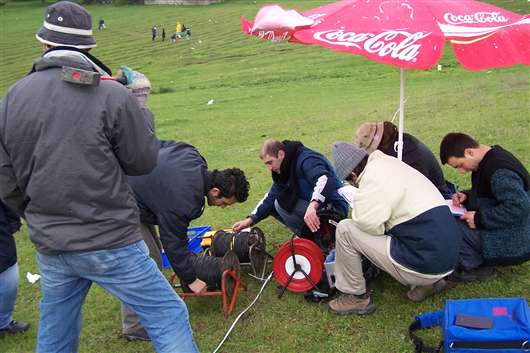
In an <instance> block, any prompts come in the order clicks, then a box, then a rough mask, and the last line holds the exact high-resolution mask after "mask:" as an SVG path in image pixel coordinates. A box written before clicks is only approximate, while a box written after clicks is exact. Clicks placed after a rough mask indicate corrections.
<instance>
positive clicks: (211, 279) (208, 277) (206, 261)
mask: <svg viewBox="0 0 530 353" xmlns="http://www.w3.org/2000/svg"><path fill="white" fill-rule="evenodd" d="M192 263H193V268H194V269H195V273H196V274H197V278H199V279H200V280H201V281H204V282H206V284H207V285H208V288H209V289H218V288H221V278H222V275H223V271H224V268H223V258H221V257H212V256H197V257H195V258H193V259H192Z"/></svg>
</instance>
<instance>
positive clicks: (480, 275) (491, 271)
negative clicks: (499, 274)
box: [447, 266, 496, 282]
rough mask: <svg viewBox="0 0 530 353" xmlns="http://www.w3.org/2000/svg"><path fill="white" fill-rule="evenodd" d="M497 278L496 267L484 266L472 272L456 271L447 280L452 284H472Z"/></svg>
mask: <svg viewBox="0 0 530 353" xmlns="http://www.w3.org/2000/svg"><path fill="white" fill-rule="evenodd" d="M495 276H496V272H495V267H489V266H483V267H477V268H474V269H472V270H460V271H454V272H453V273H451V274H450V275H449V276H448V277H447V279H448V280H449V281H451V282H472V281H483V280H486V279H489V278H493V277H495Z"/></svg>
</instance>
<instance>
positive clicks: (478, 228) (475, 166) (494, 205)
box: [440, 132, 530, 282]
mask: <svg viewBox="0 0 530 353" xmlns="http://www.w3.org/2000/svg"><path fill="white" fill-rule="evenodd" d="M440 160H441V161H442V163H443V164H446V163H447V164H449V165H450V166H451V167H453V168H455V169H457V170H458V171H459V172H460V173H467V172H471V189H470V190H467V191H463V192H457V193H456V194H454V195H453V204H454V205H463V206H465V207H466V208H467V212H466V213H465V214H464V215H462V216H461V217H460V219H461V220H462V221H463V222H461V225H462V228H463V229H464V231H465V232H464V241H463V242H462V248H461V250H460V260H459V267H458V271H456V272H455V273H454V274H453V275H452V276H450V279H451V280H454V281H457V282H458V281H473V280H479V279H483V278H488V277H491V276H493V275H494V267H493V266H502V265H518V264H521V263H523V262H525V261H528V259H530V175H529V174H528V170H527V169H526V168H525V167H524V166H523V164H522V163H521V162H520V161H519V160H518V159H517V158H516V157H515V156H514V155H513V154H511V153H510V152H508V151H506V150H505V149H503V148H502V147H501V146H498V145H494V146H488V145H483V144H480V143H479V142H478V141H476V140H475V139H473V138H472V137H471V136H469V135H466V134H463V133H457V132H453V133H450V134H447V135H446V136H445V137H444V138H443V140H442V142H441V144H440Z"/></svg>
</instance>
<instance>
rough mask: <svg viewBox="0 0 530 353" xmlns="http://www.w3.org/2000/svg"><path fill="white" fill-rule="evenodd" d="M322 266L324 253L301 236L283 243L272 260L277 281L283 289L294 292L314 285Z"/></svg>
mask: <svg viewBox="0 0 530 353" xmlns="http://www.w3.org/2000/svg"><path fill="white" fill-rule="evenodd" d="M323 266H324V254H323V253H322V251H321V250H320V248H319V247H318V245H316V244H315V243H314V242H312V241H310V240H307V239H301V238H298V239H291V240H290V241H289V242H287V243H285V244H284V245H283V246H282V247H281V248H280V250H279V251H278V253H277V254H276V256H274V260H273V261H272V269H273V271H274V277H275V278H276V280H277V281H278V283H279V284H280V285H281V286H282V287H283V288H284V290H285V289H287V290H289V291H291V292H296V293H300V292H305V291H308V290H310V289H311V288H313V287H315V286H316V284H317V283H318V281H320V277H322V270H323ZM282 294H283V292H282ZM280 296H281V294H280Z"/></svg>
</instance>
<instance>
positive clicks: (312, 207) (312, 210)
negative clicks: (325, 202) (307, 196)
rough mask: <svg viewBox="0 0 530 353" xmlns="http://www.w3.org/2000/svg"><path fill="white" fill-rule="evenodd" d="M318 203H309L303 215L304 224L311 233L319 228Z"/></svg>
mask: <svg viewBox="0 0 530 353" xmlns="http://www.w3.org/2000/svg"><path fill="white" fill-rule="evenodd" d="M317 208H318V202H316V201H311V202H310V203H309V206H307V210H306V211H305V215H304V222H305V224H307V226H308V227H309V230H310V231H312V232H313V233H314V232H316V231H317V230H318V229H319V228H320V218H318V216H317Z"/></svg>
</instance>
